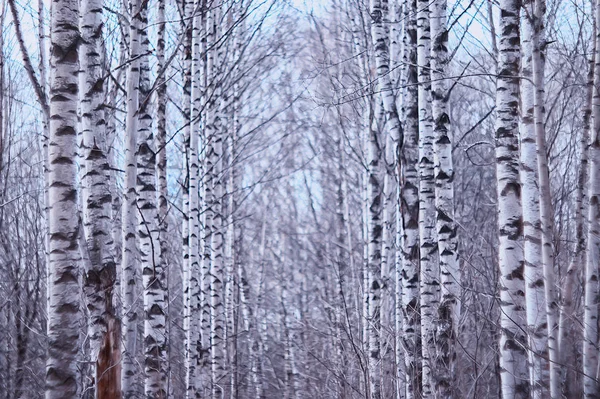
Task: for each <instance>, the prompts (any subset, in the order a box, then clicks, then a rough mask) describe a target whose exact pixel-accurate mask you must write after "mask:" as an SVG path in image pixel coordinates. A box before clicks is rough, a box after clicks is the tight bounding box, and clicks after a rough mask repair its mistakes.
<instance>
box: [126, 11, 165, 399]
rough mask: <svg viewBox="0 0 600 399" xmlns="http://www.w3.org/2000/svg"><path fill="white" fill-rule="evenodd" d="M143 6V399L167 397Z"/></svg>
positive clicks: (140, 32)
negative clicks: (145, 398)
mask: <svg viewBox="0 0 600 399" xmlns="http://www.w3.org/2000/svg"><path fill="white" fill-rule="evenodd" d="M147 6H148V4H147V2H142V3H141V7H140V11H139V13H138V14H137V15H135V16H134V18H137V19H139V21H138V24H137V27H138V32H137V34H138V37H139V40H140V46H141V51H142V53H141V56H140V84H139V87H140V89H139V93H140V97H139V100H140V101H139V108H138V137H139V141H138V147H137V153H136V157H137V165H138V167H137V169H138V174H137V194H138V199H137V211H138V213H137V215H138V230H137V234H138V242H139V252H140V263H141V269H142V283H143V287H144V393H145V396H146V397H147V398H153V399H154V398H156V399H158V398H166V397H167V391H166V389H167V361H166V350H167V348H166V343H167V334H166V273H165V267H164V264H163V263H162V258H161V253H160V232H159V226H158V223H159V221H158V209H157V190H156V187H157V181H156V146H155V142H154V135H153V133H152V116H151V115H150V102H149V96H150V76H149V74H150V70H149V60H148V55H147V52H148V49H149V40H148V35H147V26H148V9H147Z"/></svg>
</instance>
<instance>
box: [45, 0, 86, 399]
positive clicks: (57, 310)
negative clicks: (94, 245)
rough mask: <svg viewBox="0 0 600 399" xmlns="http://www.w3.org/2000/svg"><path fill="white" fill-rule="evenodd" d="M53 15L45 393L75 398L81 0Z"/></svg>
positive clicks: (59, 4)
mask: <svg viewBox="0 0 600 399" xmlns="http://www.w3.org/2000/svg"><path fill="white" fill-rule="evenodd" d="M52 6H53V10H54V12H53V13H52V18H51V26H50V33H51V51H50V54H51V57H50V66H51V76H50V138H49V147H48V154H49V167H50V170H49V173H48V180H49V181H48V197H49V204H48V205H49V220H48V234H49V236H50V238H49V251H48V252H49V262H50V263H49V272H50V273H49V276H48V298H49V304H48V312H49V313H48V326H47V328H48V357H47V360H46V399H71V398H73V399H75V398H79V392H78V386H77V385H78V384H77V380H78V368H79V367H78V364H77V360H78V354H77V353H78V349H79V323H80V315H81V311H80V296H79V292H80V291H79V276H80V268H81V255H80V252H79V245H78V237H79V223H80V221H79V217H78V215H79V213H78V209H77V183H76V177H77V166H76V155H77V149H76V144H77V100H78V92H79V90H78V78H77V76H78V75H77V74H78V71H79V54H78V50H79V43H80V34H79V2H78V1H77V0H55V1H54V2H53V4H52Z"/></svg>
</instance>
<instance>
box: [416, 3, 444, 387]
mask: <svg viewBox="0 0 600 399" xmlns="http://www.w3.org/2000/svg"><path fill="white" fill-rule="evenodd" d="M429 18H430V16H429V3H428V2H425V1H417V65H418V80H419V90H418V107H419V113H418V117H419V245H420V253H419V256H420V277H419V284H420V305H421V306H420V309H421V353H422V378H423V380H422V390H423V391H422V395H423V396H425V397H429V396H431V395H433V394H434V392H435V389H436V381H435V375H437V370H436V366H435V360H436V350H435V345H436V344H435V343H436V340H435V331H436V328H435V327H436V326H435V323H436V319H437V317H436V314H437V308H438V306H439V301H440V269H439V254H438V244H437V235H436V221H435V218H436V211H435V170H434V151H433V143H434V139H435V138H434V134H433V116H432V113H431V111H432V109H431V105H432V104H431V101H432V97H431V72H430V60H431V39H430V38H431V36H430V25H429Z"/></svg>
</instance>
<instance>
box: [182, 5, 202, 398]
mask: <svg viewBox="0 0 600 399" xmlns="http://www.w3.org/2000/svg"><path fill="white" fill-rule="evenodd" d="M186 7H188V8H190V7H191V4H187V3H186ZM198 7H199V3H198V2H196V3H195V4H194V7H193V8H194V9H193V10H191V8H190V9H189V10H188V15H189V16H190V18H192V20H191V21H190V22H188V23H189V24H190V27H191V31H190V30H188V32H187V34H188V35H190V36H189V37H188V40H190V43H189V45H191V49H190V50H191V52H190V54H188V55H187V56H189V57H190V59H189V61H191V64H190V66H191V82H187V84H190V83H191V87H190V86H188V90H190V88H191V93H189V94H186V101H191V102H188V103H187V104H186V106H187V108H188V110H191V115H190V118H189V123H190V126H189V127H188V128H187V129H188V131H189V136H188V137H189V140H188V154H189V158H188V162H189V215H188V220H187V224H188V225H187V228H188V231H189V240H190V241H189V263H190V265H189V276H188V284H189V287H188V290H189V299H190V302H189V307H190V309H189V311H190V324H189V330H188V342H189V345H190V349H189V350H190V354H189V356H190V359H189V364H188V396H189V397H190V398H194V397H195V398H198V397H201V395H202V389H203V387H202V380H201V379H200V375H199V369H198V365H199V360H200V353H201V351H202V350H203V347H202V342H201V337H200V334H201V331H200V314H199V312H200V281H199V279H200V234H201V231H200V198H199V195H200V187H199V182H200V169H199V156H198V139H199V135H200V120H199V118H200V115H199V112H200V110H199V109H200V105H199V99H200V98H201V95H202V93H201V89H202V85H201V83H200V81H201V80H202V74H203V73H204V72H203V66H202V62H201V60H200V40H201V34H202V32H204V29H203V28H202V26H201V24H202V22H203V20H202V16H201V14H200V13H199V12H198V11H197V10H198ZM192 21H193V24H192ZM187 56H186V57H187Z"/></svg>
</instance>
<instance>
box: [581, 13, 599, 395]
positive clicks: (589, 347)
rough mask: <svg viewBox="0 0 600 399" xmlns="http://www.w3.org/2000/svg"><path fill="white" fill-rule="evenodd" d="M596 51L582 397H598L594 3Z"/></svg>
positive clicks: (596, 72) (596, 75)
mask: <svg viewBox="0 0 600 399" xmlns="http://www.w3.org/2000/svg"><path fill="white" fill-rule="evenodd" d="M595 17H596V31H595V34H596V49H595V59H594V63H595V66H594V94H593V99H592V118H593V128H592V131H591V141H590V147H589V157H590V180H589V201H590V202H589V208H588V212H589V213H588V238H587V252H586V265H585V296H584V319H583V323H584V324H583V395H584V398H586V399H588V398H589V399H591V398H596V397H598V383H597V380H596V371H597V368H598V258H599V257H600V52H599V46H598V40H599V38H600V29H599V27H598V21H600V4H599V3H598V2H597V3H596V9H595Z"/></svg>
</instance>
